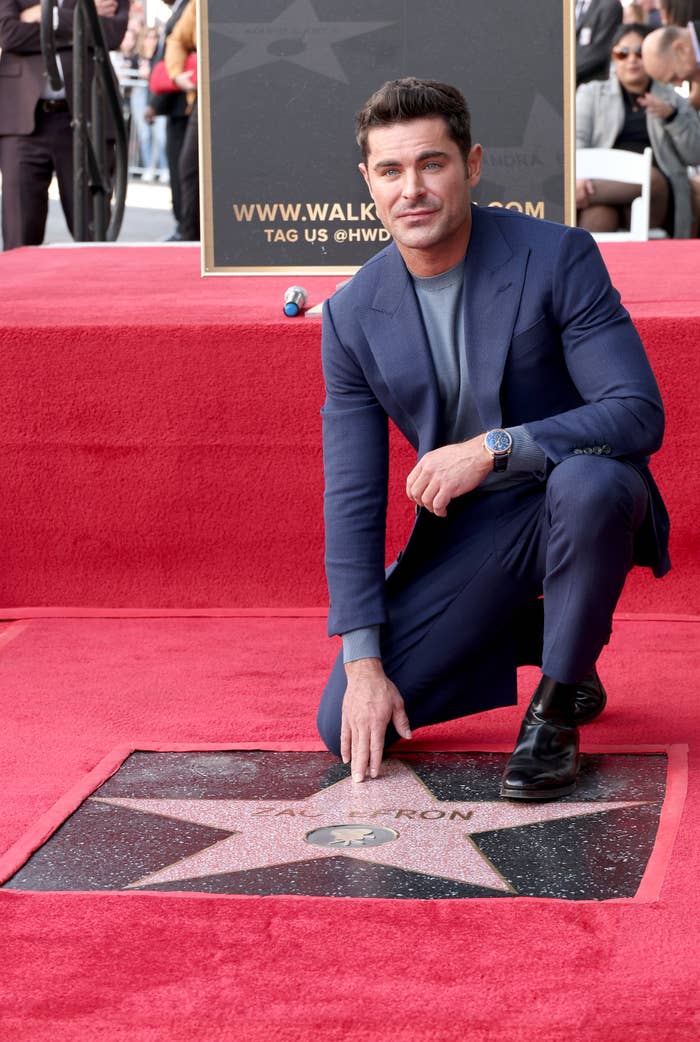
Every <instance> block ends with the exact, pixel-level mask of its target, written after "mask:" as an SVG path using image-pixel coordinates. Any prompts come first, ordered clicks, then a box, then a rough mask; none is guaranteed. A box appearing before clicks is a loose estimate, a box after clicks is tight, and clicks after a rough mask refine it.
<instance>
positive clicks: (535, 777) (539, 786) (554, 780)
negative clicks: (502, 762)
mask: <svg viewBox="0 0 700 1042" xmlns="http://www.w3.org/2000/svg"><path fill="white" fill-rule="evenodd" d="M577 687H578V685H577V684H560V683H559V682H558V681H556V680H552V679H551V678H550V677H548V676H545V675H543V676H542V679H541V680H540V682H539V684H538V685H537V689H536V691H535V693H534V695H533V696H532V701H531V702H530V705H529V706H528V710H527V712H526V713H525V717H524V719H523V723H522V726H521V728H520V734H519V735H518V740H517V742H516V743H515V749H514V750H513V754H512V756H511V758H510V760H509V761H508V764H507V766H506V769H505V771H504V773H503V778H502V781H501V796H504V797H505V798H506V799H510V800H552V799H556V798H557V797H559V796H567V795H568V794H569V793H570V792H573V790H574V789H575V787H576V778H577V775H578V770H579V755H578V730H577V729H576V722H575V704H576V694H577Z"/></svg>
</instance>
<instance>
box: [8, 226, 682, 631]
mask: <svg viewBox="0 0 700 1042" xmlns="http://www.w3.org/2000/svg"><path fill="white" fill-rule="evenodd" d="M604 253H605V257H606V259H607V262H608V264H609V266H610V269H611V272H612V275H613V278H614V280H615V281H616V283H617V284H618V285H619V287H620V289H621V291H622V294H623V299H624V300H625V301H626V303H628V305H629V307H630V309H631V311H632V314H633V316H634V317H635V318H636V319H637V323H638V326H639V330H640V333H641V334H642V337H643V339H644V342H645V344H646V346H647V350H648V352H649V356H650V358H651V361H652V364H653V366H654V368H655V370H656V373H657V377H658V380H659V383H660V385H661V388H662V392H663V394H664V398H665V401H666V406H667V411H668V436H667V440H666V444H665V446H664V448H663V449H662V451H661V452H660V453H659V454H658V456H657V459H656V462H655V472H656V474H657V476H658V480H659V483H660V485H661V487H662V489H663V491H664V493H665V494H666V496H667V498H668V502H669V506H670V509H671V513H672V515H673V522H674V525H673V543H672V553H673V556H674V560H675V563H676V568H675V570H674V572H673V573H672V574H671V575H670V576H669V577H668V579H665V580H664V581H663V582H662V583H657V582H652V581H651V580H650V579H649V578H648V577H647V576H646V575H644V574H643V573H640V574H639V575H638V576H637V575H635V576H634V577H633V578H632V581H631V582H630V584H629V588H628V591H627V592H626V594H625V600H624V601H623V605H622V607H623V608H625V609H627V610H645V611H648V610H679V611H685V612H691V611H692V612H694V611H698V610H700V597H699V595H698V589H697V584H694V583H693V582H691V580H690V578H689V572H688V569H687V567H686V565H687V563H688V562H689V561H690V560H691V559H692V558H693V556H697V547H698V536H697V527H696V524H695V504H696V503H697V502H698V491H699V486H700V475H699V472H698V468H697V467H694V466H692V465H691V464H689V461H688V457H687V452H686V451H685V450H684V449H682V448H680V447H678V448H677V447H676V446H678V445H679V435H680V434H681V433H683V434H685V433H686V432H687V431H688V430H692V429H693V425H694V420H695V415H696V410H695V394H696V387H697V374H698V348H697V343H698V335H697V331H698V323H699V322H700V279H698V278H697V272H698V269H699V268H700V261H699V259H698V246H697V244H696V243H694V242H686V243H683V242H663V243H649V244H645V245H644V246H642V247H640V246H636V245H635V244H619V245H617V244H616V245H614V246H606V247H605V248H604ZM635 258H636V259H635ZM0 280H1V283H0V284H1V285H2V287H3V296H2V301H1V302H0V446H2V454H3V459H2V462H3V471H4V473H6V474H11V475H12V481H11V482H7V483H6V484H5V487H4V489H3V493H4V494H3V497H2V503H1V504H0V531H2V533H3V539H2V541H0V574H1V575H2V577H3V578H2V583H1V584H0V609H2V610H5V612H6V613H8V614H16V609H20V608H27V607H29V608H32V607H46V606H59V607H81V608H89V607H98V608H104V607H109V608H124V609H138V608H178V609H182V608H212V607H218V608H226V609H240V608H251V607H255V608H259V607H267V608H279V607H317V606H320V605H324V604H325V603H326V590H325V582H324V578H323V571H322V544H323V533H322V516H321V503H322V473H321V448H320V418H319V409H320V407H321V404H322V401H323V389H322V380H321V367H320V358H319V343H320V319H319V318H315V317H307V318H302V319H285V318H284V316H283V315H282V296H283V291H284V288H285V286H286V285H288V284H289V282H290V279H289V277H286V278H279V277H269V278H267V277H257V278H246V277H239V278H209V279H204V280H202V279H201V278H200V276H199V255H198V251H197V250H196V249H194V248H192V249H190V248H182V249H168V248H164V247H161V248H156V247H154V248H152V249H151V248H149V249H137V248H131V249H130V248H125V247H124V248H119V247H94V248H89V249H82V250H75V249H45V250H36V249H34V250H32V249H26V250H18V251H14V252H13V253H10V254H5V255H3V256H2V257H0ZM305 281H306V283H307V286H308V289H309V292H310V297H311V303H312V304H315V303H317V302H319V301H321V300H322V299H323V298H324V297H325V296H326V295H328V294H329V293H330V292H331V291H332V290H333V288H334V286H335V285H336V283H337V282H338V281H340V280H339V279H338V278H335V277H333V276H330V277H323V278H320V277H317V278H309V279H307V280H305ZM394 461H395V464H396V466H395V467H394V480H393V483H392V514H391V524H390V539H389V542H390V552H391V553H394V552H395V551H396V550H397V549H398V548H399V546H400V545H401V544H402V542H403V539H404V538H405V535H406V532H407V531H408V529H409V527H410V523H411V511H410V508H409V506H408V502H407V501H406V498H405V495H404V493H403V480H404V477H405V474H406V472H407V470H409V469H410V468H411V466H412V463H411V453H410V450H408V449H407V447H406V445H405V443H403V442H402V443H401V444H399V443H398V439H397V444H396V445H395V449H394Z"/></svg>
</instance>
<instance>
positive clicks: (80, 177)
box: [72, 3, 89, 242]
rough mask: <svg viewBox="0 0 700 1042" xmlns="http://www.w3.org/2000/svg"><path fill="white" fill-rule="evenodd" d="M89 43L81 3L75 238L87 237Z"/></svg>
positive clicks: (76, 46)
mask: <svg viewBox="0 0 700 1042" xmlns="http://www.w3.org/2000/svg"><path fill="white" fill-rule="evenodd" d="M86 68H87V43H86V40H85V19H84V17H83V10H82V6H81V4H80V3H77V4H76V6H75V11H74V13H73V124H72V125H73V209H74V217H73V222H74V228H73V238H74V239H75V241H76V242H87V240H88V227H89V220H88V176H87V126H86V109H87V104H86V102H87V98H86V93H87V92H86V89H85V70H86Z"/></svg>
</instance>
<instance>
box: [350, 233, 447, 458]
mask: <svg viewBox="0 0 700 1042" xmlns="http://www.w3.org/2000/svg"><path fill="white" fill-rule="evenodd" d="M360 321H361V322H362V325H363V328H364V331H365V335H366V336H367V340H368V342H369V344H370V346H371V348H372V353H373V355H374V358H375V361H376V363H377V366H378V367H379V370H380V372H381V374H382V378H383V380H384V383H385V384H386V386H387V388H388V389H389V392H390V394H391V396H392V397H393V399H394V400H395V401H396V403H397V404H398V406H399V407H400V409H401V411H402V412H403V413H404V414H405V416H404V417H403V418H400V417H398V416H396V415H394V414H393V413H391V415H392V418H393V419H394V420H395V421H396V422H397V423H398V425H399V426H400V427H402V429H404V431H405V428H406V426H407V425H408V426H409V427H412V428H413V430H414V432H415V434H414V437H413V438H411V441H414V442H416V443H417V447H418V451H419V454H421V455H422V454H423V453H424V452H428V451H429V450H430V449H433V448H435V446H436V445H439V444H440V443H441V442H440V437H441V431H440V426H441V423H440V421H441V415H440V414H441V410H440V398H439V391H438V385H437V379H436V376H435V367H434V365H433V358H432V355H431V353H430V347H429V345H428V339H427V336H426V333H425V327H424V325H423V319H422V316H421V313H420V308H419V307H418V301H417V299H416V294H415V291H414V289H413V283H412V281H411V276H410V274H409V272H408V269H407V268H406V265H405V264H404V262H403V259H402V257H401V254H400V253H399V251H398V250H397V248H396V246H395V245H393V244H392V246H391V247H389V249H388V250H387V252H386V254H385V258H384V262H383V268H382V271H381V275H380V279H379V285H378V287H377V292H376V294H375V296H374V299H373V301H372V305H371V307H370V308H369V309H367V310H366V311H365V312H364V314H362V315H361V316H360ZM402 419H403V422H402ZM405 432H406V431H405Z"/></svg>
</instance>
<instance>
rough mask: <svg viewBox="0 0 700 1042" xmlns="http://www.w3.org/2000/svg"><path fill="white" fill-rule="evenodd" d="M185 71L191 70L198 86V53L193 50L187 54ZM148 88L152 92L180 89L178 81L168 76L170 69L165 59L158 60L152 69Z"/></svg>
mask: <svg viewBox="0 0 700 1042" xmlns="http://www.w3.org/2000/svg"><path fill="white" fill-rule="evenodd" d="M184 71H185V72H191V73H192V74H193V75H192V79H193V83H194V86H195V87H196V86H197V55H196V53H195V52H194V51H193V52H192V54H188V55H187V61H186V62H185V69H184ZM148 89H149V90H150V92H151V93H152V94H174V93H175V92H176V91H179V90H180V88H179V87H178V85H177V83H175V81H174V80H171V78H170V76H168V70H167V68H166V67H165V62H164V61H159V62H156V63H155V65H154V66H153V68H152V69H151V77H150V79H149V81H148Z"/></svg>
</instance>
